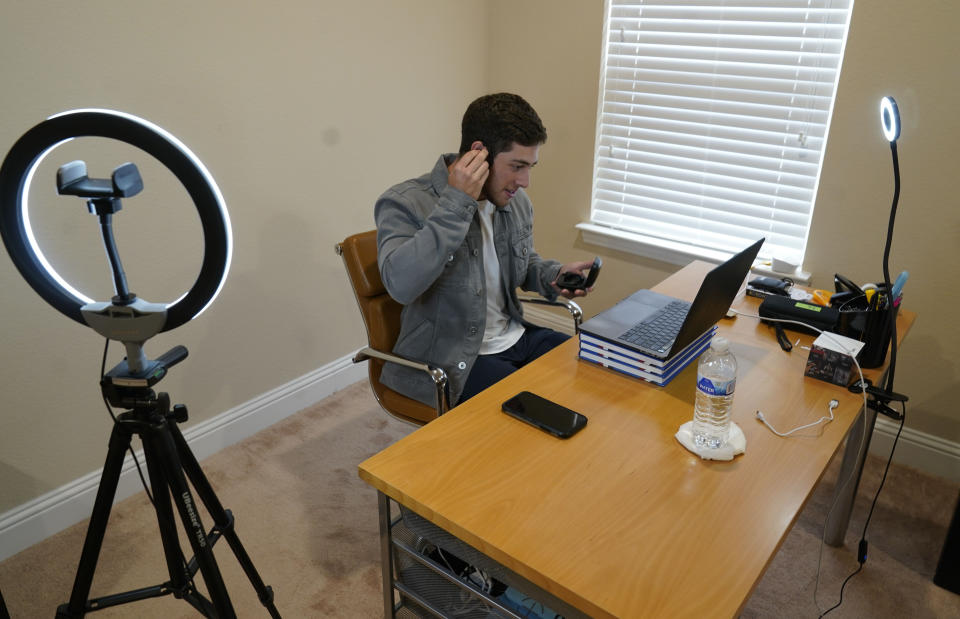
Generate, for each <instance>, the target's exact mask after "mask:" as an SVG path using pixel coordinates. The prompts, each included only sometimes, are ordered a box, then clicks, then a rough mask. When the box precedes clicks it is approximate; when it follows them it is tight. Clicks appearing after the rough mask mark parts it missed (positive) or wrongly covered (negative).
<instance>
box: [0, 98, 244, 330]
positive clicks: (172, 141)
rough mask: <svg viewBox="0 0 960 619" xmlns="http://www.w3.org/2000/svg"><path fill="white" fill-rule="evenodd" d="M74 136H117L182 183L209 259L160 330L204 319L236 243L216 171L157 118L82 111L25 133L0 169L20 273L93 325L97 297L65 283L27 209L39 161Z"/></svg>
mask: <svg viewBox="0 0 960 619" xmlns="http://www.w3.org/2000/svg"><path fill="white" fill-rule="evenodd" d="M74 137H104V138H113V139H115V140H119V141H121V142H126V143H127V144H131V145H133V146H136V147H138V148H140V149H141V150H143V151H144V152H146V153H149V154H150V155H152V156H153V157H154V158H155V159H157V160H158V161H159V162H160V163H162V164H163V165H165V166H166V167H167V168H168V169H169V170H170V171H171V172H172V173H173V174H174V176H176V177H177V179H178V180H179V181H180V182H181V184H183V186H184V188H185V189H186V190H187V193H188V194H189V195H190V197H191V198H192V199H193V202H194V204H195V205H196V207H197V212H198V214H199V216H200V223H201V226H202V228H203V240H204V249H203V262H202V264H201V267H200V273H199V275H198V276H197V279H196V281H195V282H194V283H193V286H192V287H191V288H190V289H189V290H188V291H187V293H186V294H184V295H183V296H182V297H180V298H179V299H177V300H175V301H173V302H172V303H169V304H167V305H166V318H165V321H164V324H163V326H162V328H161V329H160V331H168V330H170V329H174V328H176V327H179V326H180V325H182V324H184V323H185V322H188V321H190V320H192V319H193V318H195V317H196V316H199V315H200V313H201V312H203V311H204V310H205V309H206V308H207V307H208V306H209V305H210V303H212V302H213V300H214V299H215V298H216V296H217V294H218V293H219V292H220V290H221V288H223V284H224V282H225V281H226V277H227V272H228V271H229V269H230V260H231V255H232V251H233V242H232V233H231V229H230V216H229V215H228V213H227V209H226V206H225V204H224V200H223V196H222V194H221V193H220V189H219V188H218V187H217V184H216V182H214V180H213V177H212V176H211V175H210V172H209V171H207V169H206V167H204V165H203V163H202V162H201V161H200V160H199V159H198V158H197V156H196V155H194V154H193V153H192V152H191V151H190V149H188V148H187V147H186V146H185V145H184V144H183V143H182V142H180V141H179V140H178V139H177V138H176V137H174V136H173V135H171V134H170V133H168V132H167V131H165V130H163V129H161V128H160V127H158V126H156V125H154V124H153V123H150V122H148V121H146V120H143V119H141V118H137V117H136V116H132V115H130V114H125V113H123V112H116V111H112V110H97V109H83V110H73V111H69V112H63V113H61V114H57V115H55V116H51V117H50V118H48V119H47V120H45V121H43V122H41V123H40V124H38V125H37V126H35V127H33V128H32V129H30V130H29V131H27V132H26V133H25V134H24V135H23V136H22V137H21V138H20V139H19V140H17V142H16V143H15V144H14V145H13V147H12V148H11V149H10V152H9V153H7V157H6V159H5V160H4V162H3V166H2V167H0V234H2V238H3V242H4V244H5V245H6V248H7V252H8V253H9V254H10V257H11V258H12V259H13V262H14V264H16V266H17V269H18V270H19V271H20V274H21V275H22V276H23V278H24V279H26V280H27V283H29V284H30V286H32V287H33V289H34V290H35V291H36V292H37V293H38V294H39V295H40V296H41V297H43V298H44V300H46V301H47V303H49V304H50V305H52V306H54V307H55V308H56V309H58V310H60V312H62V313H63V314H65V315H67V316H68V317H70V318H72V319H74V320H76V321H77V322H80V323H81V324H87V323H86V321H85V320H84V318H83V316H82V314H81V311H80V308H81V307H82V306H83V305H85V304H88V303H90V302H91V301H92V300H91V299H90V298H88V297H86V296H85V295H83V294H81V293H80V292H78V291H77V290H76V289H75V288H74V287H72V286H71V285H70V284H69V283H67V282H66V281H65V280H64V279H63V278H62V277H61V276H60V275H59V274H58V273H57V272H56V270H54V268H53V267H52V265H51V264H50V262H49V261H48V260H47V259H46V257H44V255H43V253H42V252H41V251H40V248H39V246H38V244H37V241H36V238H35V236H34V234H33V230H32V228H31V226H30V218H29V213H28V197H29V192H30V185H31V183H32V181H33V175H34V173H35V172H36V170H37V168H38V166H39V165H40V163H41V161H42V160H43V158H44V157H45V156H46V155H47V154H49V153H50V152H51V151H52V150H53V149H54V148H56V147H57V146H59V145H60V144H62V143H64V142H66V141H68V140H70V139H72V138H74Z"/></svg>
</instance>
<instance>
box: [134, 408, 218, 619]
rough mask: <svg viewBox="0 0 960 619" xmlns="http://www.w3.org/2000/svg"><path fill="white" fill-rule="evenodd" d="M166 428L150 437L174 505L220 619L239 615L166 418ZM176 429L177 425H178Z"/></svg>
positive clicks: (164, 424)
mask: <svg viewBox="0 0 960 619" xmlns="http://www.w3.org/2000/svg"><path fill="white" fill-rule="evenodd" d="M161 423H162V424H163V425H162V428H160V429H159V430H158V431H157V432H156V433H153V434H152V435H151V436H150V437H149V439H147V438H146V437H145V440H148V441H149V442H151V443H152V444H153V447H154V449H155V450H156V453H157V454H158V460H159V463H160V464H161V465H162V466H163V473H164V476H165V478H166V481H167V485H168V486H169V488H170V492H171V493H172V494H173V501H174V504H175V505H176V506H177V511H178V512H179V513H180V520H181V521H182V522H183V526H184V529H185V530H186V535H187V538H188V539H189V540H190V545H191V546H192V547H193V552H194V556H195V557H196V560H197V563H198V564H199V565H200V573H201V574H203V581H204V583H205V584H206V586H207V591H208V593H209V594H210V600H211V601H212V602H213V606H214V608H215V609H216V616H217V617H219V618H220V619H228V618H230V617H235V616H236V614H235V613H234V610H233V606H232V605H231V603H230V596H229V594H228V593H227V589H226V587H225V586H224V583H223V577H222V576H221V574H220V568H219V567H218V566H217V562H216V559H215V558H214V556H213V548H212V546H211V545H210V543H209V540H207V535H206V533H205V531H204V530H203V523H202V522H200V516H199V514H198V513H197V509H196V505H195V503H194V500H193V495H192V494H191V493H190V488H189V487H188V486H187V480H186V478H185V477H184V474H183V469H182V465H181V462H180V458H179V457H178V455H177V448H176V444H175V442H174V440H173V436H172V432H171V426H172V424H171V423H169V422H168V421H167V420H166V419H164V421H163V422H161ZM174 429H176V428H175V426H174Z"/></svg>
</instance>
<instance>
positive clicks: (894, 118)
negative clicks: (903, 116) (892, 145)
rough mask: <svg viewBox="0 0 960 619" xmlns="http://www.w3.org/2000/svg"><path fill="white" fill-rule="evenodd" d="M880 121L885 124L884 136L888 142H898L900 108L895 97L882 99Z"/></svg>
mask: <svg viewBox="0 0 960 619" xmlns="http://www.w3.org/2000/svg"><path fill="white" fill-rule="evenodd" d="M880 122H881V124H882V125H883V137H885V138H887V141H888V142H896V141H897V138H899V137H900V110H898V109H897V102H896V101H894V100H893V97H884V98H883V99H880Z"/></svg>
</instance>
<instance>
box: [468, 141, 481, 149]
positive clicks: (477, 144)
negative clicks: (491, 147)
mask: <svg viewBox="0 0 960 619" xmlns="http://www.w3.org/2000/svg"><path fill="white" fill-rule="evenodd" d="M470 150H483V142H481V141H480V140H475V141H474V142H473V144H471V145H470Z"/></svg>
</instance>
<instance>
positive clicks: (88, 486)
mask: <svg viewBox="0 0 960 619" xmlns="http://www.w3.org/2000/svg"><path fill="white" fill-rule="evenodd" d="M525 314H526V316H527V318H529V319H531V320H532V321H533V322H536V323H537V324H542V325H544V326H548V327H551V328H553V329H556V330H558V331H563V332H566V333H572V327H571V324H570V320H569V318H567V317H565V316H559V315H556V314H553V313H552V312H550V311H547V310H539V309H537V308H527V310H526V311H525ZM352 356H353V355H348V356H346V357H342V358H341V359H337V360H336V361H333V362H331V363H329V364H327V365H325V366H323V367H321V368H318V369H317V370H315V371H313V372H311V373H309V374H307V375H305V376H302V377H300V378H298V379H296V380H293V381H290V382H289V383H287V384H285V385H282V386H280V387H278V388H276V389H273V390H271V391H269V392H267V393H264V394H263V395H261V396H258V397H256V398H254V399H252V400H250V401H248V402H246V403H244V404H241V405H240V406H238V407H236V408H233V409H231V410H229V411H226V412H224V413H221V414H220V415H217V416H216V417H214V418H212V419H209V420H207V421H204V422H202V423H200V424H197V425H196V426H193V427H191V428H188V429H187V430H185V431H184V433H183V435H184V438H186V440H187V442H188V443H189V444H190V448H191V450H192V451H193V453H194V455H195V456H196V457H197V459H198V460H202V459H204V458H206V457H208V456H210V455H212V454H214V453H215V452H217V451H219V450H221V449H223V448H225V447H228V446H230V445H233V444H234V443H237V442H239V441H241V440H243V439H244V438H247V437H248V436H252V435H253V434H256V433H257V432H259V431H260V430H262V429H264V428H266V427H269V426H271V425H272V424H274V423H276V422H278V421H280V420H282V419H285V418H286V417H289V416H290V415H292V414H294V413H296V412H298V411H300V410H303V409H304V408H306V407H308V406H311V405H312V404H315V403H316V402H319V401H320V400H322V399H323V398H325V397H327V396H329V395H331V394H333V393H335V392H337V391H339V390H340V389H343V388H344V387H346V386H348V385H351V384H353V383H355V382H357V381H358V380H363V379H364V378H365V377H366V373H367V367H366V364H353V363H352V361H351V359H352ZM897 427H898V424H896V423H894V422H892V421H889V420H887V419H883V418H881V419H878V420H877V424H876V429H875V431H874V434H873V438H872V440H871V443H870V452H871V453H873V454H875V455H878V456H880V457H883V458H886V457H887V456H888V455H889V454H890V447H891V445H892V444H893V438H894V436H896V433H897ZM137 457H138V458H140V460H141V462H142V460H143V458H142V453H138V456H137ZM894 462H897V463H899V464H905V465H907V466H910V467H913V468H915V469H918V470H920V471H922V472H924V473H927V474H930V475H937V476H938V477H943V478H946V479H949V480H951V481H954V482H960V444H958V443H955V442H952V441H948V440H946V439H942V438H940V437H937V436H933V435H931V434H926V433H924V432H920V431H918V430H913V429H911V428H909V427H906V428H904V430H903V432H902V433H901V435H900V441H899V442H898V444H897V449H896V452H895V453H894ZM100 474H101V471H100V470H96V471H91V472H90V473H88V474H86V475H84V476H83V477H80V478H78V479H76V480H74V481H72V482H70V483H68V484H66V485H64V486H62V487H60V488H57V489H56V490H53V491H51V492H48V493H46V494H44V495H42V496H40V497H37V498H36V499H34V500H32V501H29V502H28V503H25V504H23V505H20V506H19V507H15V508H14V509H12V510H10V511H8V512H6V513H4V514H0V561H3V560H4V559H7V558H8V557H11V556H13V555H14V554H16V553H18V552H20V551H21V550H23V549H25V548H29V547H30V546H32V545H33V544H36V543H37V542H40V541H43V540H44V539H46V538H47V537H50V536H51V535H53V534H55V533H58V532H60V531H62V530H63V529H66V528H67V527H69V526H71V525H73V524H76V523H77V522H80V521H82V520H84V519H86V518H89V517H90V511H91V509H92V508H93V501H94V499H95V497H96V493H97V487H98V485H99V482H100ZM140 490H141V485H140V479H139V477H138V475H137V472H136V469H135V467H134V464H133V460H132V459H131V458H130V457H129V456H128V457H127V459H126V461H125V462H124V466H123V472H122V473H121V476H120V482H119V484H118V486H117V498H116V500H117V501H120V500H122V499H125V498H127V497H128V496H131V495H133V494H134V493H136V492H139V491H140Z"/></svg>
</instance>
